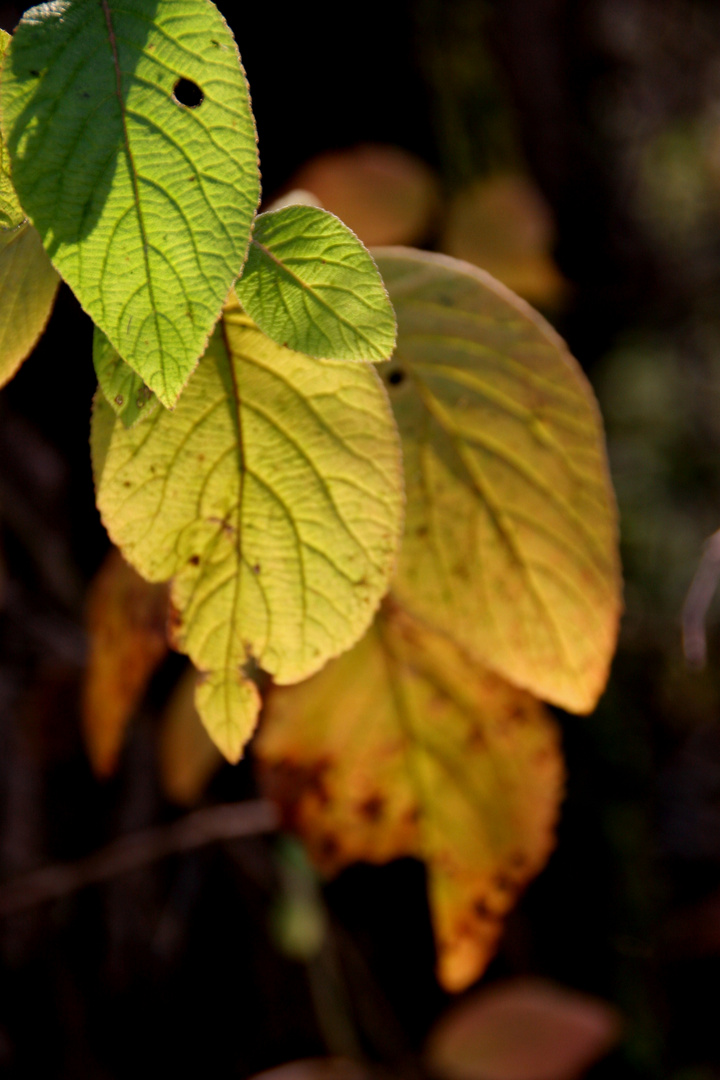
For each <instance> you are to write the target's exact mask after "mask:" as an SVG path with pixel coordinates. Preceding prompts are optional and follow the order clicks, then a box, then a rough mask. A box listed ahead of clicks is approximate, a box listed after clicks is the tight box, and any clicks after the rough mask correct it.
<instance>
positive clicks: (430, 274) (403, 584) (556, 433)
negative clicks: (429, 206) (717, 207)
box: [376, 248, 621, 712]
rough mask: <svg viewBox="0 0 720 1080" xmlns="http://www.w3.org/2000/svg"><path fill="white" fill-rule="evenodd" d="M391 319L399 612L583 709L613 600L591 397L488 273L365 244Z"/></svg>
mask: <svg viewBox="0 0 720 1080" xmlns="http://www.w3.org/2000/svg"><path fill="white" fill-rule="evenodd" d="M376 257H377V258H378V263H379V266H380V270H381V273H382V275H383V278H384V280H385V282H386V284H387V287H388V290H389V292H390V297H391V299H392V301H393V304H394V306H395V310H396V313H397V318H398V328H399V333H398V348H397V351H396V354H395V358H394V360H393V363H392V364H391V365H390V366H389V367H388V368H385V369H384V370H383V371H382V375H383V378H384V379H385V381H386V383H387V385H388V389H389V391H390V395H391V401H392V404H393V407H394V410H395V416H396V419H397V421H398V426H399V428H400V433H401V436H402V441H403V451H404V458H405V474H406V483H407V513H406V530H405V537H404V540H403V546H402V553H401V558H400V563H399V567H398V573H397V577H396V579H395V580H394V582H393V591H394V592H395V593H396V595H397V596H398V598H399V599H400V600H401V602H402V603H403V604H404V605H406V606H407V608H408V610H410V611H411V612H413V613H414V614H415V615H417V616H419V617H421V618H423V619H425V620H426V621H428V622H429V623H430V624H431V625H433V626H436V627H438V628H439V629H441V630H443V631H445V632H446V633H448V634H451V635H452V636H453V638H454V639H455V640H456V641H457V642H458V643H459V644H460V645H461V646H462V647H464V648H466V649H467V650H468V651H469V652H470V653H471V654H472V655H474V656H475V657H476V658H477V659H479V660H481V661H482V662H483V663H484V664H487V665H488V666H489V667H491V668H493V669H494V670H496V671H498V672H499V673H500V674H501V675H503V676H504V677H505V678H507V679H509V680H510V681H511V682H514V683H515V684H516V685H518V686H522V687H524V688H525V689H527V690H530V691H532V692H533V693H535V694H537V695H538V696H539V697H542V698H545V699H546V700H548V701H551V702H553V703H554V704H557V705H561V706H563V707H564V708H567V709H570V710H571V711H573V712H589V711H590V710H592V708H593V707H594V705H595V703H596V701H597V698H598V696H599V694H600V693H601V692H602V690H603V688H604V686H605V682H606V679H607V674H608V668H609V664H610V660H611V657H612V654H613V651H614V647H615V642H616V636H617V627H618V619H619V613H620V607H621V596H620V591H621V589H620V572H619V561H618V551H617V543H618V539H617V520H616V509H615V502H614V498H613V493H612V488H611V485H610V480H609V476H608V468H607V461H606V453H605V445H604V440H603V433H602V427H601V422H600V416H599V413H598V409H597V406H596V403H595V400H594V397H593V394H592V391H591V390H590V387H589V385H588V383H587V381H586V380H585V378H584V376H583V374H582V372H581V371H580V369H579V367H578V365H577V363H576V362H575V361H574V360H573V358H572V357H571V356H570V355H569V353H568V351H567V349H566V347H565V345H564V343H563V342H562V341H561V339H560V338H559V337H558V336H557V334H555V332H554V331H553V330H552V329H551V327H550V326H548V324H547V323H546V322H545V321H544V320H543V319H542V318H541V317H540V316H539V315H538V314H537V313H536V312H534V311H533V310H532V309H531V308H529V307H528V306H527V304H525V303H524V302H523V301H522V300H520V299H519V298H518V297H516V296H514V295H513V294H512V293H510V292H509V291H508V290H507V289H505V288H504V287H503V286H502V285H500V284H499V282H496V281H494V279H492V278H491V277H489V275H487V274H485V273H483V272H482V271H480V270H477V269H476V268H475V267H472V266H470V265H468V264H466V263H460V262H457V261H456V260H454V259H450V258H447V257H446V256H440V255H431V254H427V253H422V252H413V251H409V250H405V249H402V248H398V249H386V250H384V251H381V252H378V253H376Z"/></svg>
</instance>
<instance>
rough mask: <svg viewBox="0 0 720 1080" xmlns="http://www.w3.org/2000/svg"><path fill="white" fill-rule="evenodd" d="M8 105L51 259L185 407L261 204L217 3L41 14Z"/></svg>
mask: <svg viewBox="0 0 720 1080" xmlns="http://www.w3.org/2000/svg"><path fill="white" fill-rule="evenodd" d="M190 84H192V86H194V87H196V88H199V92H200V95H201V96H202V100H201V102H200V104H197V105H193V104H192V101H193V99H192V97H190V96H188V94H187V92H186V91H187V90H188V89H190V90H192V86H191V85H190ZM185 100H187V101H188V103H187V104H184V103H183V101H185ZM195 100H197V98H196V99H195ZM2 101H3V109H2V124H3V132H4V136H5V140H6V144H7V147H8V149H9V152H10V158H11V162H12V175H13V182H14V184H15V188H16V190H17V193H18V196H19V198H20V202H21V203H22V206H23V208H24V209H25V211H26V213H27V214H28V215H29V217H30V219H31V221H32V222H33V224H34V225H35V227H36V228H37V230H38V232H39V233H40V236H41V237H42V241H43V243H44V245H45V247H46V249H47V251H48V254H49V255H50V257H51V259H52V261H53V263H54V264H55V266H56V267H57V269H58V270H59V271H60V273H61V274H62V276H63V277H64V278H65V280H66V281H67V282H68V284H69V285H70V286H71V288H72V289H73V291H74V292H75V293H76V295H77V297H78V299H79V301H80V303H81V304H82V306H83V307H84V308H85V310H86V311H87V312H88V313H89V315H90V316H91V317H92V319H93V321H94V322H95V323H96V324H97V325H98V326H99V327H100V328H101V329H102V330H103V331H104V332H105V333H106V334H107V336H108V338H109V339H110V341H111V342H112V343H113V345H114V346H115V348H116V349H117V350H118V352H119V353H120V355H121V356H122V357H123V358H124V359H125V360H126V361H127V362H128V363H129V364H130V366H131V367H132V368H134V370H135V371H136V372H137V373H138V374H139V375H140V376H141V377H142V379H143V380H144V382H145V383H146V384H147V385H148V386H149V387H150V388H151V389H152V390H154V391H155V393H156V394H157V395H158V397H159V398H160V400H161V401H162V402H163V404H165V405H169V406H171V405H173V404H174V403H175V400H176V398H177V396H178V394H179V393H180V391H181V390H182V388H183V386H184V385H185V383H186V382H187V379H188V377H189V375H190V373H191V372H192V370H193V368H194V366H195V364H196V362H197V359H198V357H199V356H200V355H201V353H202V352H203V350H204V348H205V345H206V343H207V340H208V337H209V334H210V332H211V331H212V328H213V326H214V324H215V321H216V319H217V318H218V316H219V314H220V310H221V307H222V304H223V301H224V300H225V297H226V295H227V292H228V289H229V288H230V286H231V285H232V283H233V281H234V279H235V277H236V276H237V275H238V273H239V272H240V269H241V267H242V265H243V261H244V258H245V254H246V251H247V245H248V241H249V237H250V227H251V223H252V219H253V215H254V212H255V209H256V206H257V202H258V194H259V174H258V163H257V147H256V139H255V127H254V122H253V118H252V113H251V111H250V104H249V99H248V90H247V84H246V81H245V76H244V73H243V71H242V67H241V65H240V58H239V56H238V52H237V48H236V46H235V42H234V39H233V37H232V35H231V33H230V31H229V29H228V27H227V25H226V23H225V21H224V19H223V18H222V16H221V15H220V13H219V12H218V10H217V8H216V7H215V6H214V4H212V3H210V0H124V2H123V3H119V2H116V0H100V2H97V0H58V2H56V3H52V4H43V5H41V6H40V7H37V8H32V9H31V10H30V11H28V12H26V13H25V15H24V16H23V19H22V21H21V23H20V25H19V26H18V29H17V30H16V32H15V36H14V37H13V42H12V48H11V49H10V51H9V53H8V61H7V63H6V64H5V66H4V69H3V77H2Z"/></svg>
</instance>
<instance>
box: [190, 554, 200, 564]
mask: <svg viewBox="0 0 720 1080" xmlns="http://www.w3.org/2000/svg"><path fill="white" fill-rule="evenodd" d="M188 562H189V563H190V565H191V566H199V565H200V556H199V555H191V556H190V558H189V559H188Z"/></svg>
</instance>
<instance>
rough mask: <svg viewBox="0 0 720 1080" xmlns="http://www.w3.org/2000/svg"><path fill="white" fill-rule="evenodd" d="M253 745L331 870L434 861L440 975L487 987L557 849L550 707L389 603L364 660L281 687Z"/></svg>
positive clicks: (454, 983) (556, 768) (357, 651)
mask: <svg viewBox="0 0 720 1080" xmlns="http://www.w3.org/2000/svg"><path fill="white" fill-rule="evenodd" d="M255 748H256V751H257V753H258V755H259V758H260V761H261V769H262V776H263V779H264V785H265V787H266V790H267V791H268V793H269V794H270V795H271V796H272V797H273V798H275V799H276V800H277V801H278V802H279V803H280V804H281V806H282V807H283V809H284V813H285V821H286V824H287V825H288V826H290V827H291V828H294V829H296V830H297V831H298V832H299V833H300V834H301V835H302V837H303V838H304V840H305V842H306V845H307V848H308V851H309V853H310V855H311V857H312V858H313V860H314V861H315V862H316V864H317V865H318V866H319V867H320V868H321V869H322V870H324V871H325V872H328V873H334V872H336V871H337V870H339V869H341V868H342V867H344V866H346V865H348V864H349V863H352V862H355V861H357V860H360V859H362V860H365V861H369V862H378V863H382V862H386V861H387V860H389V859H393V858H397V857H399V856H402V855H415V856H417V857H418V858H421V859H423V860H424V861H425V863H426V864H427V868H428V890H429V899H430V907H431V914H432V919H433V925H434V929H435V937H436V943H437V953H438V975H439V978H440V980H441V982H442V984H443V985H444V986H445V987H446V988H447V989H450V990H460V989H462V988H464V987H465V986H467V985H469V983H471V982H472V981H473V980H474V979H476V978H477V977H478V975H479V974H480V973H481V972H482V970H483V969H484V967H485V966H486V964H487V963H488V961H489V959H490V957H491V956H492V954H493V952H494V949H495V946H496V943H497V939H498V935H499V933H500V929H501V925H502V919H503V917H504V916H505V914H506V913H507V911H508V910H509V908H510V907H511V906H512V905H513V903H514V902H515V900H516V898H517V896H518V893H519V891H520V890H521V889H522V888H523V886H524V885H525V884H526V882H527V881H528V880H529V878H531V877H532V876H533V875H534V874H536V873H537V872H538V871H539V870H540V868H541V867H542V866H543V865H544V863H545V861H546V859H547V857H548V854H549V852H550V850H551V848H552V846H553V843H554V839H553V829H554V824H555V819H556V817H557V812H558V805H559V801H560V798H561V794H562V777H563V767H562V759H561V756H560V751H559V745H558V732H557V729H556V726H555V724H554V722H553V721H552V720H551V718H550V717H549V715H548V714H547V712H546V710H545V709H544V707H543V706H542V705H541V704H540V703H539V702H537V701H536V700H535V699H534V698H532V697H531V696H530V695H529V694H527V693H525V692H523V691H521V690H517V689H515V688H514V687H512V686H510V685H509V684H508V683H506V682H505V681H504V680H503V679H501V678H499V677H498V676H496V675H494V674H492V673H490V672H489V671H487V670H486V669H484V668H483V667H480V666H479V665H478V664H477V663H475V662H472V661H470V660H468V659H467V658H466V657H465V656H464V655H463V654H462V653H461V652H460V650H459V649H458V648H457V646H456V645H454V644H453V642H451V641H450V640H449V639H448V638H445V637H443V636H441V635H439V634H438V633H437V632H435V631H431V630H429V629H427V628H426V627H423V626H422V625H421V624H419V623H417V622H416V621H415V620H413V619H411V618H409V617H408V616H407V614H406V613H404V612H403V611H402V610H401V609H399V608H398V607H397V606H396V605H394V604H393V603H392V601H391V602H390V603H389V604H386V605H384V608H383V611H382V613H381V614H380V615H379V617H378V619H377V621H376V623H375V624H374V626H373V628H372V629H371V631H370V632H369V633H368V634H367V635H366V637H365V638H364V639H363V640H362V641H361V642H360V643H359V644H358V645H357V646H356V647H355V648H354V649H353V650H352V651H351V652H349V653H347V654H346V655H345V656H342V657H340V658H339V659H337V660H335V661H333V662H332V663H331V664H329V665H328V666H327V667H326V668H325V669H324V670H323V671H321V672H320V673H319V674H318V675H316V676H314V677H313V678H312V679H310V680H308V681H307V682H305V683H302V684H300V685H299V686H295V687H288V688H276V689H273V690H272V691H271V692H270V695H269V697H268V700H267V702H266V708H265V712H264V718H263V725H262V727H261V729H260V733H259V735H258V740H257V742H256V743H255Z"/></svg>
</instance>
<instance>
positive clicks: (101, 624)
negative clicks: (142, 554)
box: [82, 550, 168, 776]
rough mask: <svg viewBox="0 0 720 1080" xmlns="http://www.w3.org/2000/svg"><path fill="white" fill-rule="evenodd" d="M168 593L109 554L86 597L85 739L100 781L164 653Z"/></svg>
mask: <svg viewBox="0 0 720 1080" xmlns="http://www.w3.org/2000/svg"><path fill="white" fill-rule="evenodd" d="M167 611H168V591H167V588H166V587H165V586H163V585H152V584H150V583H149V582H147V581H144V580H143V578H141V577H140V575H139V574H138V573H137V572H136V571H135V570H133V568H132V567H131V566H128V564H127V563H126V562H125V560H124V559H123V558H122V556H121V555H120V553H119V552H118V551H116V550H112V551H111V552H110V554H109V555H108V557H107V559H106V560H105V562H104V563H103V565H102V566H101V568H100V570H99V571H98V573H97V574H96V576H95V578H94V580H93V582H92V585H91V586H90V592H89V595H88V610H87V626H88V636H89V653H88V664H87V671H86V673H85V682H84V686H83V703H82V719H83V733H84V736H85V745H86V747H87V751H88V756H89V758H90V762H91V764H92V767H93V769H94V771H95V773H96V774H97V775H98V776H110V775H111V773H113V772H114V770H115V766H116V764H117V759H118V755H119V753H120V749H121V747H122V741H123V736H124V734H125V729H126V727H127V724H128V722H129V721H130V720H131V719H132V716H133V713H134V711H135V709H136V708H137V706H138V704H139V703H140V701H141V699H142V696H143V694H144V692H145V689H146V687H147V684H148V681H149V679H150V676H151V675H152V673H153V671H154V670H155V668H156V667H157V666H158V664H159V663H160V661H161V660H162V659H163V657H164V656H165V653H166V652H167V648H168V646H167V633H166V623H167Z"/></svg>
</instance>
